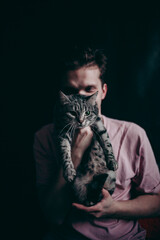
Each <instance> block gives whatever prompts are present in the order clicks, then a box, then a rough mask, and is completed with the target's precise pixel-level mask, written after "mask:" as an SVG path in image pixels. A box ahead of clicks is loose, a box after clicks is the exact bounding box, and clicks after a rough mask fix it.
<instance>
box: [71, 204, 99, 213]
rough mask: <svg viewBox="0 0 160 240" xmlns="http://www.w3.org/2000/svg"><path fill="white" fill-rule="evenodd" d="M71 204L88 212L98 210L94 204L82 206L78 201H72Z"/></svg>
mask: <svg viewBox="0 0 160 240" xmlns="http://www.w3.org/2000/svg"><path fill="white" fill-rule="evenodd" d="M72 206H73V207H76V208H78V209H80V210H83V211H85V212H88V213H90V212H97V211H99V210H98V209H97V207H96V205H94V206H91V207H86V206H84V205H82V204H79V203H72Z"/></svg>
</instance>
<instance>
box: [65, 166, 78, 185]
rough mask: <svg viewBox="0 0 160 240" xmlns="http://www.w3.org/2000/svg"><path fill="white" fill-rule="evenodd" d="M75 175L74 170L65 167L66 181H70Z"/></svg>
mask: <svg viewBox="0 0 160 240" xmlns="http://www.w3.org/2000/svg"><path fill="white" fill-rule="evenodd" d="M75 176H76V170H75V169H71V168H67V169H66V170H65V172H64V178H65V180H66V181H67V182H72V181H73V180H74V178H75Z"/></svg>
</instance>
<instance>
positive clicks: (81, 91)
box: [78, 89, 86, 95]
mask: <svg viewBox="0 0 160 240" xmlns="http://www.w3.org/2000/svg"><path fill="white" fill-rule="evenodd" d="M78 93H79V94H80V95H86V91H85V90H83V89H81V90H79V91H78Z"/></svg>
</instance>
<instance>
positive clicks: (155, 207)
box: [73, 189, 160, 219]
mask: <svg viewBox="0 0 160 240" xmlns="http://www.w3.org/2000/svg"><path fill="white" fill-rule="evenodd" d="M102 193H103V199H102V200H101V202H99V203H98V204H96V205H95V206H92V207H85V206H83V205H81V204H77V203H73V206H75V207H76V208H78V209H81V210H83V211H85V212H86V213H88V214H91V215H93V216H95V217H96V218H99V217H109V218H124V219H135V218H143V217H154V216H160V194H153V195H148V194H147V195H141V196H138V197H136V198H135V199H132V200H123V201H115V200H113V199H112V197H111V195H110V194H109V192H108V191H107V190H105V189H103V191H102Z"/></svg>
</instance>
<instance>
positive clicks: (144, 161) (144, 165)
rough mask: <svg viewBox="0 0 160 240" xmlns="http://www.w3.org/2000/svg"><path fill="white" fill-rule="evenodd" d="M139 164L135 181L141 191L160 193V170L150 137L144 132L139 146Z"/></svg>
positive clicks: (137, 188)
mask: <svg viewBox="0 0 160 240" xmlns="http://www.w3.org/2000/svg"><path fill="white" fill-rule="evenodd" d="M139 157H140V158H139V159H140V161H139V166H138V169H137V174H136V177H135V178H134V179H133V182H134V183H135V185H136V191H138V192H140V193H160V172H159V168H158V165H157V163H156V160H155V156H154V153H153V150H152V147H151V144H150V142H149V139H148V137H147V135H146V133H145V131H144V132H143V138H142V139H141V146H140V148H139Z"/></svg>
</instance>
